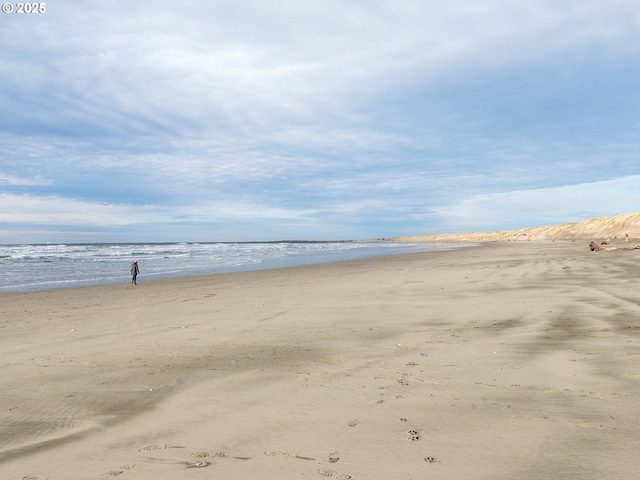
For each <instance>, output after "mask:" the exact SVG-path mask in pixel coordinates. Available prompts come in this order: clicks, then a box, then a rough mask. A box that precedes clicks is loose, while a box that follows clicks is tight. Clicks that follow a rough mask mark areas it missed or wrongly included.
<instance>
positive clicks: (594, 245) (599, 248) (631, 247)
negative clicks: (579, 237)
mask: <svg viewBox="0 0 640 480" xmlns="http://www.w3.org/2000/svg"><path fill="white" fill-rule="evenodd" d="M603 243H604V242H603ZM589 248H590V249H591V251H592V252H602V251H608V250H639V249H640V244H637V243H636V244H634V245H625V246H624V247H605V246H604V245H598V244H597V243H596V242H591V243H590V244H589Z"/></svg>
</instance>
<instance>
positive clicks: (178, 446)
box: [138, 443, 184, 452]
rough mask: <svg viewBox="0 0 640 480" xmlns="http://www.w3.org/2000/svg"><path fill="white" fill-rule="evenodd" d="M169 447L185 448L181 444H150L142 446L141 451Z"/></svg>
mask: <svg viewBox="0 0 640 480" xmlns="http://www.w3.org/2000/svg"><path fill="white" fill-rule="evenodd" d="M168 448H184V447H182V446H180V445H170V444H167V443H165V444H164V445H149V446H147V447H142V448H141V449H140V450H138V451H139V452H153V451H154V450H166V449H168Z"/></svg>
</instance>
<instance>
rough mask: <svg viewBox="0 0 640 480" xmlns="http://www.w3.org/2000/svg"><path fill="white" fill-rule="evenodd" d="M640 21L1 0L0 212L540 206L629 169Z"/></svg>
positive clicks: (598, 6)
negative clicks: (16, 11)
mask: <svg viewBox="0 0 640 480" xmlns="http://www.w3.org/2000/svg"><path fill="white" fill-rule="evenodd" d="M639 32H640V15H638V11H637V6H636V4H635V2H633V1H631V0H612V1H610V2H606V3H605V2H602V1H600V0H584V1H577V0H576V1H573V0H571V1H568V2H562V3H561V4H560V3H558V2H552V1H550V0H548V1H547V0H543V1H539V2H529V3H526V2H513V1H510V0H496V1H492V2H477V1H472V0H459V1H455V2H448V3H447V2H444V3H443V2H435V1H417V0H402V1H391V0H380V1H376V2H361V1H353V2H339V1H337V0H327V1H323V2H320V1H310V2H297V3H296V2H290V1H284V0H283V1H280V0H275V1H273V2H269V3H268V4H264V5H263V4H259V3H256V2H253V1H248V0H239V1H237V2H233V3H230V2H220V1H214V2H207V3H206V4H203V3H202V2H195V1H191V0H189V1H185V2H181V3H180V4H179V5H178V4H175V5H169V4H166V5H164V4H163V5H160V4H158V2H151V1H147V0H143V1H139V2H135V4H132V3H131V2H125V1H124V0H116V1H112V2H98V1H93V0H89V1H87V2H84V3H83V8H78V7H77V6H75V5H72V4H62V3H60V4H56V5H52V6H48V10H47V13H46V14H45V15H40V16H33V17H32V18H29V22H25V21H22V20H21V19H20V18H18V17H17V16H11V15H5V16H3V28H2V29H1V30H0V46H1V47H2V48H0V70H1V71H2V72H3V73H2V80H3V89H2V90H1V91H0V110H1V111H2V112H3V115H2V116H0V143H1V144H2V146H3V148H2V151H1V152H0V194H1V195H2V197H0V198H2V199H3V200H2V204H0V205H2V211H3V212H5V213H3V216H2V217H0V222H19V223H20V224H23V225H24V224H27V223H29V224H31V226H32V227H33V229H36V228H37V226H38V225H50V224H51V222H57V223H58V224H60V225H62V224H67V225H82V224H83V223H84V222H86V224H87V225H99V226H100V228H104V229H105V230H108V229H109V226H113V228H114V229H115V228H124V227H126V228H127V233H128V234H131V235H142V234H144V235H149V236H153V232H154V231H156V232H158V233H157V234H158V235H159V236H160V235H162V238H163V239H170V237H171V235H172V233H171V231H170V228H168V227H166V225H168V224H172V222H174V221H176V219H183V220H184V221H189V222H192V224H190V226H189V227H188V228H191V229H192V230H191V231H192V232H193V234H192V238H193V239H198V238H196V237H198V236H199V235H203V234H204V235H209V234H211V233H210V230H207V227H206V226H207V225H210V224H211V222H213V223H215V222H217V221H219V222H224V223H225V224H226V225H227V226H228V225H229V224H230V223H231V222H232V221H233V219H236V221H237V222H238V224H239V225H240V224H241V225H242V228H238V229H237V230H233V229H229V230H228V231H233V232H236V233H242V234H246V232H250V231H251V226H252V225H253V227H254V230H257V229H264V231H265V232H268V235H272V236H274V237H276V238H277V237H279V238H282V237H287V236H289V235H288V233H292V234H293V233H294V232H295V234H300V232H303V233H304V232H312V231H313V234H314V235H318V236H322V237H323V238H327V237H331V236H332V235H331V232H332V231H333V232H336V235H341V236H345V235H346V236H347V237H352V238H357V237H368V236H395V235H400V234H410V233H414V232H423V231H425V230H428V229H429V228H431V227H433V228H438V229H444V230H449V229H452V228H456V229H457V228H465V229H471V228H481V227H484V226H486V225H480V224H481V223H482V222H480V221H478V220H479V219H484V220H485V221H486V222H488V223H489V222H490V223H491V225H494V226H496V227H500V226H501V225H506V224H511V223H513V222H514V221H516V220H515V219H516V218H517V212H516V211H514V210H513V209H512V208H511V206H510V205H512V204H514V205H515V204H518V203H521V204H524V203H526V201H525V200H524V198H527V199H528V200H527V201H529V202H531V203H533V204H536V205H541V207H540V208H534V209H531V208H527V209H524V210H526V211H524V212H520V217H519V218H520V220H521V221H522V222H523V223H525V224H530V223H541V222H545V221H546V220H547V219H549V220H550V219H551V218H552V217H550V216H549V215H548V214H547V213H545V212H547V211H548V210H552V208H551V207H550V206H546V207H542V206H543V205H547V204H548V203H549V202H548V200H547V198H551V197H553V198H555V199H556V200H558V201H560V199H562V198H565V197H563V195H565V194H566V195H568V192H578V191H583V189H584V187H578V186H579V185H595V184H597V183H598V182H599V181H602V180H606V181H611V182H614V181H616V179H623V180H622V181H623V182H626V181H627V180H626V179H628V178H633V177H634V176H635V175H638V174H640V166H639V165H638V162H637V154H638V144H639V143H638V140H640V138H639V137H638V131H639V130H638V128H639V127H640V124H639V123H638V120H637V119H638V118H639V113H640V112H639V111H638V92H637V87H636V85H635V83H634V79H636V78H638V74H640V64H639V62H638V60H637V59H638V58H640V33H639ZM565 189H566V190H565ZM585 191H586V190H585ZM519 192H523V193H519ZM554 192H555V193H554ZM602 195H606V196H609V195H610V193H604V192H602ZM637 195H639V194H636V193H634V192H629V195H628V196H629V197H630V198H634V197H635V198H636V199H637ZM534 198H536V200H534ZM520 199H522V200H520ZM575 203H576V204H577V203H579V202H578V200H576V201H575ZM605 203H606V202H605ZM609 205H610V208H603V203H602V202H600V203H599V204H597V205H596V204H593V205H590V206H588V207H586V209H579V210H578V209H576V208H577V207H576V208H573V207H571V208H566V209H563V208H559V209H557V210H556V212H557V215H556V216H555V217H553V218H558V219H559V220H562V221H569V220H572V219H573V217H574V216H575V215H582V214H583V213H584V214H587V215H588V214H589V212H591V213H593V214H597V213H601V212H602V211H604V210H609V209H610V210H615V208H616V206H618V205H619V206H620V207H622V206H623V204H622V203H620V204H618V203H615V202H613V201H611V202H610V203H609ZM612 213H617V212H615V211H614V212H612ZM563 215H566V217H565V216H563ZM560 217H562V218H560ZM269 222H271V223H270V224H269ZM12 224H13V223H12ZM267 224H269V226H267ZM138 225H140V226H141V227H140V230H136V226H138ZM142 225H144V227H142ZM292 225H295V228H293V227H292ZM301 225H302V226H304V225H306V226H308V227H309V228H308V229H307V230H305V229H304V227H299V226H301ZM199 226H202V228H200V227H199ZM156 227H157V230H154V228H156ZM312 227H313V228H312ZM0 228H2V226H1V225H0ZM161 228H164V230H162V233H160V232H161ZM186 228H187V227H185V229H186ZM313 229H317V230H313ZM143 230H144V232H143ZM69 231H71V230H69ZM73 231H77V229H76V230H73ZM142 232H143V233H142ZM347 232H350V233H347ZM182 233H183V232H181V234H182ZM225 234H226V233H225ZM265 234H267V233H265ZM215 235H222V233H220V231H219V230H215ZM213 239H215V238H213Z"/></svg>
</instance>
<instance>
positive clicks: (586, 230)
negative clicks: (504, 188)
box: [394, 212, 640, 242]
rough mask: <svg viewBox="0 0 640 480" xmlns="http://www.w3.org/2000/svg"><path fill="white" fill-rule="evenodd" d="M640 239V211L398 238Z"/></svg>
mask: <svg viewBox="0 0 640 480" xmlns="http://www.w3.org/2000/svg"><path fill="white" fill-rule="evenodd" d="M626 234H628V235H629V238H630V239H634V240H637V239H640V212H637V213H627V214H622V215H616V216H612V217H598V218H591V219H588V220H583V221H581V222H572V223H563V224H561V225H554V226H546V227H531V228H522V229H520V230H504V231H497V232H473V233H458V234H435V235H412V236H407V237H399V238H395V239H394V240H396V241H407V242H499V241H522V240H601V239H609V238H610V239H612V241H616V240H617V241H624V240H625V235H626Z"/></svg>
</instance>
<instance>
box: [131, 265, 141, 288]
mask: <svg viewBox="0 0 640 480" xmlns="http://www.w3.org/2000/svg"><path fill="white" fill-rule="evenodd" d="M139 272H140V270H139V269H138V261H137V260H136V261H135V262H133V263H132V264H131V268H130V269H129V273H131V283H133V284H134V285H137V284H138V281H137V278H138V273H139Z"/></svg>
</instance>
